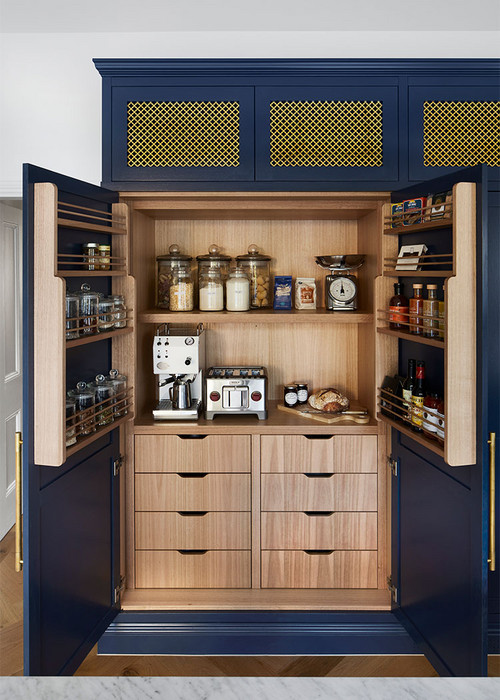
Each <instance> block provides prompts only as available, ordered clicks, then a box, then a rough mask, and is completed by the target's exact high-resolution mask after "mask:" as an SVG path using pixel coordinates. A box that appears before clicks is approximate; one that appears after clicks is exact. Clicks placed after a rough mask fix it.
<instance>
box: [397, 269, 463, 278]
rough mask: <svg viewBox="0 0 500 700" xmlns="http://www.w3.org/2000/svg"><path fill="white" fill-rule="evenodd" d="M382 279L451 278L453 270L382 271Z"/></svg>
mask: <svg viewBox="0 0 500 700" xmlns="http://www.w3.org/2000/svg"><path fill="white" fill-rule="evenodd" d="M383 275H384V277H453V275H454V272H453V270H432V271H431V270H428V271H426V270H384V272H383Z"/></svg>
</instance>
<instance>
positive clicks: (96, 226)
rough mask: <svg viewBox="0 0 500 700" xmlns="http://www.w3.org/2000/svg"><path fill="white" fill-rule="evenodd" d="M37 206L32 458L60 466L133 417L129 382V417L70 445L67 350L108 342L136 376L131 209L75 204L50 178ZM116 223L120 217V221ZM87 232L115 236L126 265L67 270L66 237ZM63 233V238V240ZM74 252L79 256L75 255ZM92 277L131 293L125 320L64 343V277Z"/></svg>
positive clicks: (37, 193) (38, 189) (41, 186)
mask: <svg viewBox="0 0 500 700" xmlns="http://www.w3.org/2000/svg"><path fill="white" fill-rule="evenodd" d="M34 207H35V217H34V221H35V225H34V269H33V284H34V304H33V307H34V309H33V312H34V313H33V318H34V357H35V364H34V384H35V387H36V389H37V390H36V392H35V398H34V421H35V428H34V461H35V464H39V465H43V466H54V467H58V466H61V465H62V464H64V462H65V461H66V459H67V458H68V457H69V456H71V455H72V454H74V453H76V452H78V451H79V450H81V449H82V448H83V447H85V446H87V445H88V444H90V443H91V442H94V441H95V440H97V439H99V438H100V437H101V436H102V435H104V434H106V433H108V432H110V430H113V429H115V428H116V427H118V426H119V425H121V424H122V423H125V422H127V421H130V420H132V419H133V418H134V411H133V408H134V393H133V387H132V386H129V387H128V389H127V395H126V401H125V406H126V407H127V414H126V415H124V416H120V417H119V418H118V419H116V420H113V421H112V422H110V423H109V424H108V425H105V426H97V429H96V431H95V432H92V434H90V435H85V436H83V435H80V436H79V439H78V441H77V443H76V444H75V445H72V446H70V447H68V448H67V447H66V408H65V403H66V402H65V397H66V362H67V357H66V352H67V350H68V349H71V348H73V347H75V346H78V345H84V344H87V343H90V342H95V341H101V340H110V341H111V358H112V359H111V367H118V368H119V370H120V372H123V373H124V374H125V375H126V376H127V377H129V378H130V377H133V362H134V354H135V353H134V341H133V337H134V336H133V327H134V323H135V314H134V311H133V309H132V308H129V307H132V306H133V303H132V302H133V300H134V298H135V281H134V279H133V277H131V276H130V274H129V242H128V235H127V234H128V225H127V224H128V208H127V206H126V205H125V204H113V205H112V211H111V212H109V213H107V212H101V211H99V210H96V209H92V208H89V207H81V206H77V205H70V204H68V203H65V202H60V201H59V200H58V190H57V187H56V186H55V185H54V184H53V183H49V182H47V183H37V184H35V186H34ZM70 210H71V211H70ZM63 215H64V216H63ZM68 217H72V218H68ZM96 221H98V223H95V222H96ZM117 222H120V225H119V226H117ZM82 231H85V232H89V233H99V234H100V235H102V234H109V235H112V236H116V238H115V239H114V242H113V250H112V252H113V254H114V256H115V257H116V258H117V259H119V260H120V265H121V266H122V269H120V270H116V269H115V270H113V269H109V270H94V271H91V270H83V269H77V270H64V269H61V267H60V259H61V256H62V255H65V254H61V253H60V252H59V251H60V243H61V242H63V243H65V242H66V240H67V239H68V238H69V237H71V236H72V234H75V233H79V234H80V236H81V232H82ZM61 236H64V239H60V237H61ZM75 238H76V240H77V237H76V236H75ZM76 245H78V244H76ZM68 255H69V254H68ZM74 257H78V256H76V254H75V256H74ZM87 276H88V277H96V276H99V277H110V278H111V282H110V285H111V290H112V293H113V294H122V295H123V296H124V297H125V300H126V305H127V309H128V310H127V319H126V320H127V326H126V327H125V328H123V329H117V330H114V331H109V332H106V333H96V334H92V335H89V336H87V337H81V338H76V339H74V340H69V341H66V313H65V297H66V279H65V278H66V277H79V278H86V277H87ZM111 367H109V369H111Z"/></svg>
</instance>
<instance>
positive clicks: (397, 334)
mask: <svg viewBox="0 0 500 700" xmlns="http://www.w3.org/2000/svg"><path fill="white" fill-rule="evenodd" d="M377 333H383V334H385V335H392V336H393V337H394V338H401V340H410V341H412V342H413V343H420V344H421V345H431V346H432V347H435V348H441V350H444V342H443V341H442V340H436V339H435V338H426V337H425V336H423V335H413V334H412V333H410V332H409V331H394V330H392V328H377Z"/></svg>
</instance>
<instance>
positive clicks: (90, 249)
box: [82, 243, 101, 272]
mask: <svg viewBox="0 0 500 700" xmlns="http://www.w3.org/2000/svg"><path fill="white" fill-rule="evenodd" d="M82 253H83V255H84V256H85V257H84V258H83V262H84V263H85V265H84V266H83V267H84V269H86V270H90V271H91V272H93V271H94V270H100V269H101V268H100V260H99V244H98V243H83V244H82Z"/></svg>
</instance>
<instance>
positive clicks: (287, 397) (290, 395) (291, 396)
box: [283, 384, 297, 406]
mask: <svg viewBox="0 0 500 700" xmlns="http://www.w3.org/2000/svg"><path fill="white" fill-rule="evenodd" d="M283 400H284V403H285V406H295V404H296V403H297V387H296V385H295V384H285V391H284V396H283Z"/></svg>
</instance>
